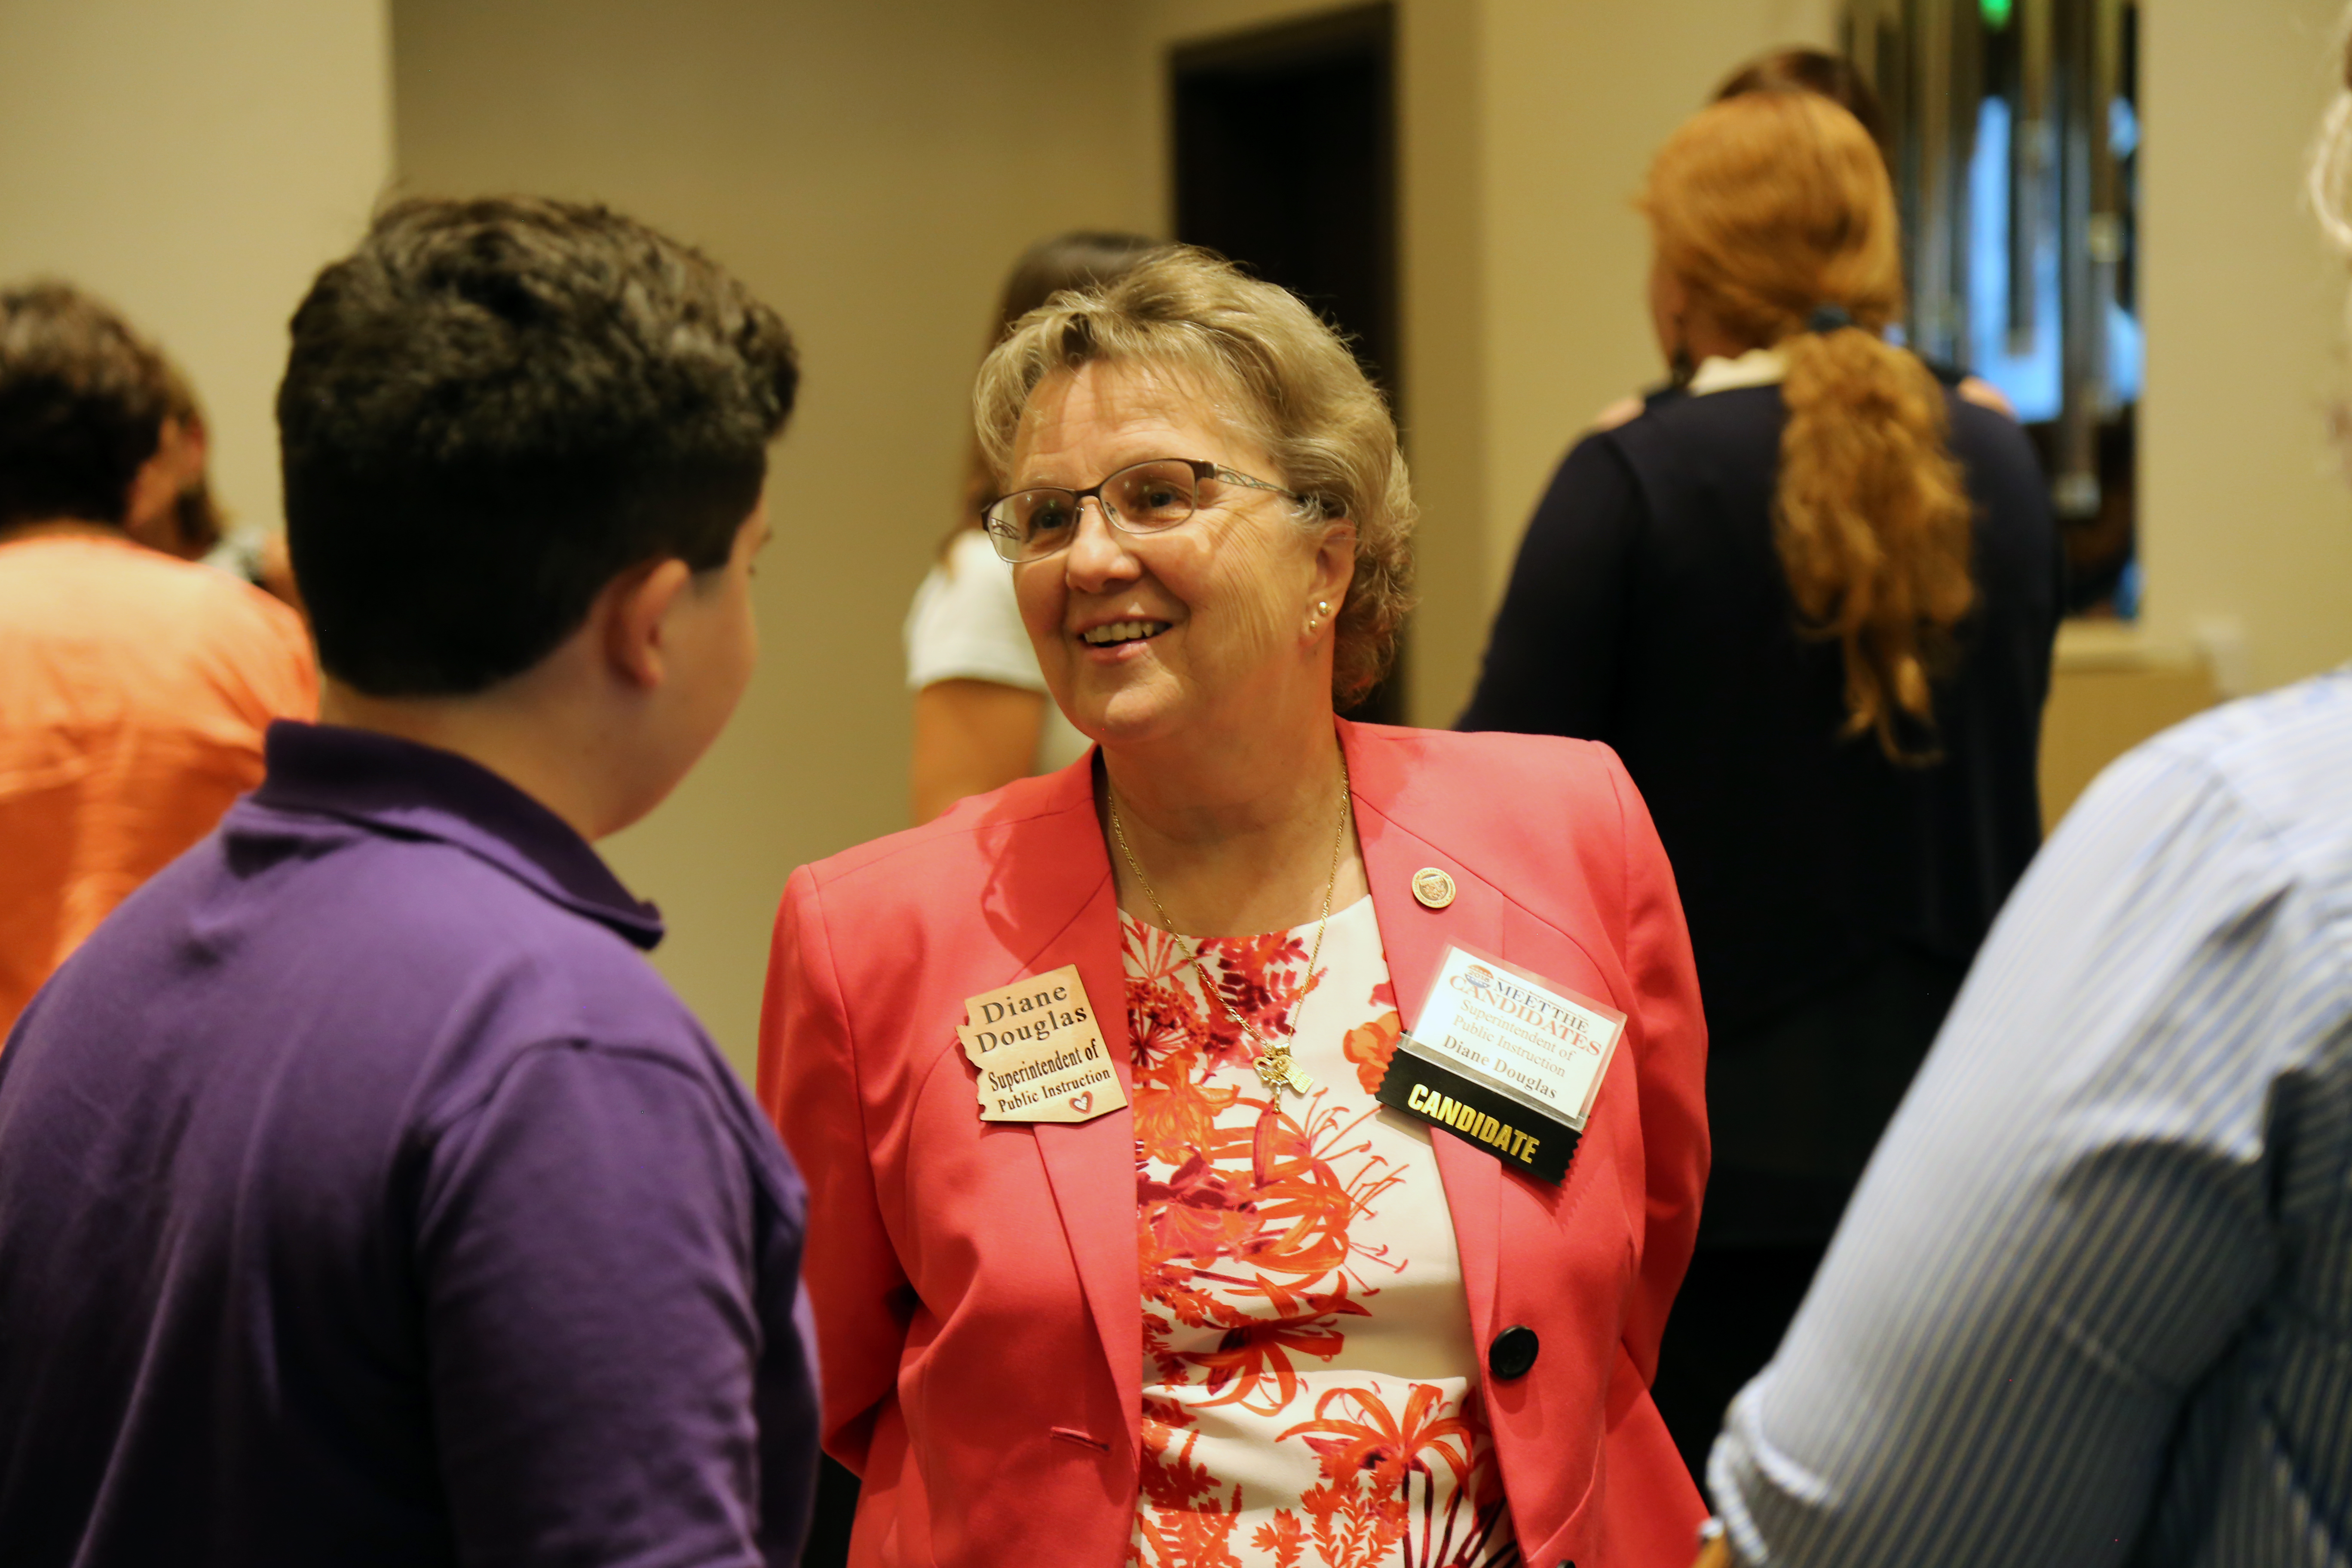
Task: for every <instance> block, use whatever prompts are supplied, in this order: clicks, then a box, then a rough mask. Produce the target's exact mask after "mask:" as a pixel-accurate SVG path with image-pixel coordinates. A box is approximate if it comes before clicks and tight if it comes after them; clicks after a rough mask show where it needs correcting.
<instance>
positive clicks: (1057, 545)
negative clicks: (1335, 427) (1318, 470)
mask: <svg viewBox="0 0 2352 1568" xmlns="http://www.w3.org/2000/svg"><path fill="white" fill-rule="evenodd" d="M1210 479H1223V481H1224V482H1225V483H1227V484H1230V485H1245V486H1247V487H1248V488H1250V489H1258V490H1272V491H1273V492H1274V493H1275V494H1276V495H1278V496H1288V497H1289V498H1290V499H1291V500H1295V501H1299V502H1302V503H1303V502H1304V501H1305V500H1306V499H1307V498H1306V497H1304V496H1301V495H1297V494H1296V493H1294V492H1292V491H1290V490H1286V489H1283V488H1282V487H1281V486H1280V485H1277V484H1273V483H1270V482H1268V481H1267V480H1265V479H1253V478H1251V477H1250V476H1249V475H1247V474H1244V473H1242V472H1241V471H1240V470H1238V469H1235V468H1226V467H1225V466H1224V465H1223V464H1222V463H1204V462H1202V461H1201V460H1200V459H1199V458H1152V459H1151V460H1150V462H1144V463H1130V464H1129V465H1128V466H1127V467H1126V468H1121V469H1119V470H1118V472H1117V473H1115V474H1113V475H1111V476H1110V477H1109V478H1108V479H1105V480H1103V482H1102V483H1100V484H1098V485H1093V486H1090V487H1088V488H1087V489H1082V490H1066V489H1057V488H1055V487H1053V486H1043V487H1040V488H1038V489H1026V490H1014V491H1013V493H1012V494H1010V495H1003V496H999V497H997V498H996V499H995V500H992V501H990V502H989V503H988V504H987V505H986V506H984V507H982V508H981V509H980V520H981V526H982V528H984V529H986V530H987V531H988V542H990V543H991V544H993V545H994V546H995V547H996V553H997V554H999V555H1001V556H1003V558H1004V559H1005V560H1007V561H1009V562H1011V563H1013V564H1014V565H1016V566H1017V565H1019V564H1021V563H1023V562H1024V561H1042V560H1044V559H1045V557H1046V556H1048V555H1051V554H1053V553H1055V552H1056V551H1059V550H1062V549H1064V548H1066V546H1067V545H1068V544H1069V542H1070V541H1071V540H1073V539H1076V537H1077V536H1078V511H1079V509H1080V508H1082V507H1083V506H1085V504H1086V501H1087V497H1089V496H1092V497H1093V498H1094V499H1095V501H1096V504H1097V505H1099V506H1100V507H1101V508H1102V511H1103V517H1104V518H1105V519H1106V520H1107V521H1108V522H1109V523H1110V524H1111V525H1112V526H1113V527H1115V528H1119V529H1123V530H1125V531H1127V532H1129V533H1162V532H1165V531H1167V530H1169V529H1171V528H1175V527H1177V526H1178V525H1180V524H1181V523H1186V522H1190V521H1192V514H1193V513H1194V512H1196V511H1198V510H1200V505H1201V486H1202V484H1203V483H1205V482H1206V481H1208V480H1210Z"/></svg>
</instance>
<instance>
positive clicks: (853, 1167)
mask: <svg viewBox="0 0 2352 1568" xmlns="http://www.w3.org/2000/svg"><path fill="white" fill-rule="evenodd" d="M1339 735H1340V740H1341V742H1342V744H1343V745H1344V746H1345V748H1346V751H1347V756H1348V764H1349V770H1350V771H1351V773H1352V774H1353V776H1354V781H1355V795H1356V807H1357V817H1356V826H1357V832H1358V835H1359V837H1360V840H1361V842H1362V845H1363V854H1364V868H1365V871H1366V873H1367V875H1368V876H1369V877H1370V882H1371V895H1372V905H1373V912H1374V914H1375V916H1376V917H1377V919H1378V921H1379V924H1380V929H1381V940H1382V942H1383V943H1384V944H1385V947H1386V950H1387V954H1388V963H1389V970H1390V974H1391V980H1392V982H1393V984H1394V985H1395V987H1396V994H1397V1001H1398V1004H1399V1005H1400V1008H1401V1009H1402V1013H1403V1015H1404V1018H1405V1021H1406V1023H1407V1025H1408V1026H1410V1025H1411V1024H1412V1021H1413V1020H1414V1019H1416V1018H1417V1017H1419V1016H1420V1013H1421V1008H1422V1004H1423V1001H1424V1000H1425V998H1426V997H1427V994H1428V992H1429V987H1430V984H1431V983H1432V982H1433V980H1434V978H1435V976H1436V972H1437V967H1438V963H1439V959H1440V956H1441V955H1442V953H1443V952H1444V948H1445V945H1446V944H1447V943H1448V942H1463V943H1465V944H1467V945H1468V946H1471V947H1474V948H1477V949H1479V950H1481V951H1483V952H1488V953H1491V954H1494V955H1495V956H1496V957H1499V958H1504V959H1507V960H1508V961H1510V962H1511V963H1515V964H1517V965H1519V966H1521V967H1523V968H1526V969H1529V970H1532V971H1534V972H1535V973H1538V974H1540V975H1543V976H1545V977H1547V978H1549V979H1551V980H1554V981H1557V982H1559V984H1563V985H1566V986H1567V987H1569V988H1570V989H1571V990H1574V991H1578V992H1581V993H1583V994H1585V995H1588V996H1591V997H1593V998H1595V999H1597V1000H1600V1001H1602V1002H1606V1003H1608V1004H1610V1005H1612V1006H1615V1007H1617V1008H1619V1009H1621V1010H1622V1011H1623V1012H1624V1013H1625V1015H1626V1016H1627V1018H1628V1020H1629V1021H1628V1023H1627V1025H1626V1028H1625V1035H1624V1037H1623V1039H1622V1041H1621V1042H1620V1044H1619V1047H1618V1050H1617V1055H1616V1058H1615V1059H1614V1060H1613V1061H1612V1063H1611V1064H1610V1067H1609V1070H1608V1075H1607V1077H1606V1078H1605V1079H1603V1081H1602V1084H1601V1090H1600V1098H1599V1100H1598V1101H1597V1103H1596V1104H1595V1106H1594V1108H1593V1112H1592V1117H1591V1122H1590V1124H1589V1125H1588V1127H1587V1128H1586V1131H1585V1133H1584V1137H1583V1141H1582V1144H1581V1146H1580V1148H1579V1150H1578V1151H1577V1154H1576V1159H1575V1163H1574V1164H1573V1165H1572V1166H1571V1167H1570V1171H1569V1176H1568V1180H1567V1182H1566V1183H1565V1184H1563V1185H1560V1186H1552V1185H1549V1184H1546V1183H1544V1182H1541V1181H1538V1180H1536V1179H1534V1178H1531V1177H1529V1176H1527V1175H1525V1174H1523V1173H1518V1172H1516V1171H1506V1170H1505V1169H1504V1168H1503V1166H1502V1165H1501V1164H1500V1163H1497V1162H1496V1159H1495V1158H1494V1156H1492V1155H1491V1154H1489V1153H1487V1152H1485V1151H1484V1150H1483V1149H1482V1148H1481V1147H1479V1146H1476V1145H1474V1144H1471V1143H1469V1142H1464V1141H1462V1140H1461V1139H1459V1138H1456V1137H1455V1136H1454V1135H1453V1134H1452V1133H1450V1132H1444V1131H1440V1132H1437V1133H1436V1134H1434V1137H1433V1142H1434V1146H1435V1150H1436V1163H1437V1168H1438V1172H1439V1174H1440V1176H1441V1178H1442V1180H1443V1184H1444V1191H1445V1195H1446V1203H1447V1206H1448V1207H1449V1209H1450V1210H1451V1211H1452V1215H1453V1221H1454V1237H1455V1239H1456V1241H1457V1243H1458V1244H1459V1247H1460V1249H1461V1256H1462V1273H1463V1283H1464V1291H1465V1297H1466V1298H1467V1299H1466V1300H1465V1303H1464V1308H1465V1311H1467V1313H1468V1314H1469V1319H1470V1324H1471V1328H1472V1330H1473V1332H1474V1334H1475V1338H1476V1341H1477V1342H1478V1343H1479V1344H1480V1345H1482V1346H1484V1345H1488V1344H1491V1343H1492V1342H1493V1341H1494V1339H1495V1338H1496V1335H1498V1334H1500V1333H1502V1332H1503V1331H1505V1330H1506V1329H1507V1328H1510V1327H1514V1326H1520V1327H1525V1328H1528V1329H1532V1330H1534V1331H1535V1332H1536V1334H1537V1336H1538V1352H1537V1356H1536V1361H1535V1364H1534V1366H1533V1367H1532V1369H1530V1370H1529V1371H1528V1372H1527V1373H1526V1374H1525V1375H1523V1376H1520V1377H1517V1378H1514V1379H1511V1380H1509V1381H1507V1382H1506V1381H1501V1380H1498V1379H1496V1378H1493V1377H1487V1378H1486V1379H1485V1380H1484V1381H1485V1385H1486V1386H1485V1398H1486V1410H1487V1415H1488V1419H1489V1422H1490V1424H1491V1425H1492V1426H1493V1429H1494V1435H1495V1446H1496V1452H1497V1455H1498V1457H1499V1459H1500V1462H1501V1466H1502V1474H1503V1483H1504V1489H1505V1491H1506V1493H1507V1496H1508V1498H1509V1500H1510V1506H1511V1516H1512V1521H1513V1523H1514V1525H1515V1526H1516V1528H1517V1535H1518V1541H1519V1543H1520V1545H1521V1547H1522V1549H1523V1550H1524V1552H1525V1553H1526V1558H1527V1561H1528V1563H1530V1564H1532V1565H1534V1568H1557V1565H1558V1564H1560V1563H1576V1564H1578V1565H1579V1568H1648V1565H1651V1564H1655V1565H1656V1568H1687V1564H1688V1563H1689V1562H1690V1561H1691V1558H1692V1556H1693V1555H1694V1553H1695V1552H1696V1536H1695V1533H1694V1532H1695V1531H1696V1527H1697V1525H1698V1524H1699V1522H1700V1521H1701V1519H1702V1518H1703V1517H1704V1515H1705V1512H1706V1510H1705V1509H1704V1508H1703V1507H1702V1506H1701V1504H1700V1502H1699V1497H1698V1492H1697V1489H1696V1488H1695V1487H1694V1486H1693V1485H1692V1483H1691V1478H1690V1476H1689V1474H1688V1472H1687V1471H1685V1468H1683V1465H1682V1461H1681V1460H1680V1458H1677V1457H1676V1455H1675V1448H1674V1446H1673V1444H1672V1443H1671V1442H1670V1441H1669V1440H1668V1438H1667V1436H1666V1432H1665V1427H1664V1424H1663V1423H1662V1422H1661V1421H1660V1420H1659V1418H1658V1415H1657V1411H1656V1409H1655V1408H1654V1406H1653V1405H1651V1403H1650V1394H1649V1384H1650V1377H1651V1374H1652V1373H1653V1371H1654V1365H1655V1357H1656V1353H1657V1347H1658V1335H1659V1331H1660V1330H1661V1329H1662V1328H1663V1327H1664V1323H1665V1318H1666V1309H1667V1308H1668V1306H1669V1305H1670V1304H1671V1303H1672V1302H1673V1300H1674V1295H1675V1288H1676V1287H1677V1286H1678V1285H1679V1284H1680V1283H1681V1281H1682V1276H1683V1269H1684V1267H1685V1264H1686V1263H1687V1262H1688V1261H1689V1258H1690V1251H1691V1242H1692V1237H1693V1233H1694V1232H1695V1230H1696V1226H1697V1222H1698V1207H1699V1194H1700V1190H1701V1188H1702V1187H1703V1185H1704V1184H1705V1182H1706V1161H1707V1143H1706V1109H1705V1103H1704V1087H1705V1079H1706V1027H1705V1025H1704V1023H1703V1022H1702V1020H1701V1017H1700V1013H1699V997H1698V985H1697V982H1696V978H1695V976H1694V973H1693V970H1692V966H1691V954H1690V942H1689V939H1688V937H1687V935H1686V934H1685V930H1684V926H1683V915H1682V907H1681V904H1680V902H1679V901H1678V900H1676V898H1675V883H1674V877H1673V874H1672V873H1671V871H1669V870H1668V868H1667V866H1666V858H1665V855H1664V851H1663V850H1662V849H1661V848H1660V847H1659V845H1658V839H1657V836H1656V834H1655V833H1654V831H1653V830H1652V828H1651V826H1650V818H1649V815H1648V813H1647V811H1646V810H1645V809H1644V808H1643V805H1642V801H1641V797H1640V796H1639V795H1637V794H1636V793H1635V792H1634V789H1633V783H1632V781H1631V780H1630V779H1629V778H1627V776H1626V773H1625V770H1624V768H1623V766H1622V765H1621V764H1620V763H1618V761H1617V758H1616V755H1615V753H1613V752H1611V751H1609V750H1608V749H1607V748H1606V747H1604V746H1600V745H1596V744H1593V743H1591V742H1582V741H1566V740H1559V739H1555V738H1552V737H1548V736H1532V735H1455V734H1447V733H1442V732H1435V731H1418V730H1393V729H1384V728H1376V727H1374V726H1370V725H1360V724H1350V723H1348V722H1346V721H1340V724H1339ZM1431 866H1433V867H1436V868H1439V869H1441V870H1443V871H1444V872H1446V873H1447V874H1449V875H1450V876H1451V877H1452V878H1453V879H1454V886H1455V888H1456V889H1458V891H1457V893H1456V896H1455V898H1454V901H1453V902H1452V904H1450V905H1449V906H1447V907H1446V908H1444V909H1442V910H1433V909H1428V908H1424V907H1423V905H1422V904H1421V903H1419V902H1417V901H1416V900H1414V898H1413V896H1412V876H1413V873H1414V872H1416V871H1418V870H1420V869H1422V868H1423V867H1431ZM1066 963H1075V964H1076V965H1077V966H1078V973H1079V976H1080V978H1081V979H1082V980H1083V981H1084V982H1085V984H1086V990H1087V996H1088V997H1089V998H1091V999H1092V1000H1093V1001H1094V1003H1095V1004H1096V1005H1097V1009H1098V1010H1099V1013H1100V1018H1101V1024H1102V1031H1103V1038H1104V1041H1105V1043H1106V1044H1108V1046H1109V1047H1111V1051H1112V1055H1113V1057H1114V1058H1116V1061H1117V1065H1118V1068H1119V1069H1120V1071H1119V1077H1120V1078H1121V1079H1122V1080H1128V1079H1129V1072H1128V1070H1127V1068H1128V1058H1129V1037H1128V1031H1127V1017H1126V1012H1127V1010H1126V1007H1125V1005H1124V1004H1123V995H1124V988H1125V978H1124V974H1123V972H1122V969H1121V965H1120V958H1119V935H1118V906H1117V903H1116V896H1115V894H1114V891H1113V885H1112V880H1111V873H1110V862H1109V858H1108V854H1107V852H1106V850H1105V848H1104V846H1103V837H1102V831H1101V829H1100V827H1099V826H1098V825H1097V817H1096V812H1095V797H1094V791H1093V786H1092V771H1091V761H1090V760H1089V761H1087V762H1081V763H1075V764H1073V765H1072V766H1070V767H1068V768H1066V769H1064V770H1063V771H1061V772H1060V773H1052V774H1048V775H1046V776H1045V777H1042V778H1035V779H1026V780H1023V781H1021V782H1019V783H1017V784H1011V785H1008V786H1007V787H1006V788H1004V789H1002V790H999V791H997V792H996V793H995V794H993V795H982V796H979V797H976V798H974V799H971V800H967V801H965V802H963V803H962V804H961V805H959V806H957V807H956V808H955V809H954V810H953V811H950V813H948V814H947V815H946V816H943V817H941V818H940V819H939V820H938V821H936V822H933V823H931V824H929V825H928V826H923V827H919V828H916V829H914V830H912V831H910V832H906V833H899V834H894V835H893V836H891V837H887V838H883V839H877V841H875V842H874V843H871V844H866V845H863V846H861V847H857V848H856V849H852V850H849V851H847V852H846V853H845V854H841V855H836V856H835V857H834V858H832V859H830V860H824V861H820V862H818V863H817V864H815V865H813V866H805V867H803V868H801V869H800V870H798V871H796V872H794V873H793V878H792V881H791V884H790V886H789V887H788V888H787V889H786V890H785V893H784V900H783V909H782V913H781V915H780V916H779V918H778V920H777V922H776V933H775V951H774V955H773V960H772V965H771V968H770V971H769V976H768V994H767V1007H766V1014H765V1017H764V1019H763V1021H762V1024H761V1041H760V1073H759V1093H760V1100H761V1103H762V1104H763V1105H765V1106H766V1107H767V1110H768V1113H769V1114H770V1115H771V1116H772V1117H773V1118H774V1119H775V1121H776V1125H777V1128H778V1129H779V1131H782V1134H783V1137H784V1141H785V1142H786V1143H787V1144H789V1145H790V1147H791V1149H792V1152H793V1156H794V1157H795V1158H796V1159H797V1160H798V1161H799V1163H800V1167H801V1170H802V1172H803V1174H804V1175H805V1176H806V1177H807V1180H808V1186H809V1237H808V1252H807V1259H806V1269H807V1281H808V1288H809V1292H810V1295H811V1297H812V1298H813V1300H814V1305H815V1309H816V1320H817V1331H818V1342H819V1354H820V1361H821V1364H822V1367H823V1371H824V1428H825V1431H824V1439H825V1447H826V1448H827V1449H828V1451H830V1452H831V1453H833V1454H834V1455H835V1457H837V1458H840V1459H841V1460H842V1462H843V1463H845V1464H846V1465H847V1466H848V1467H849V1468H851V1469H853V1470H856V1471H857V1472H858V1473H859V1474H860V1475H861V1476H862V1477H863V1478H864V1480H865V1489H864V1492H863V1494H862V1496H861V1498H860V1500H859V1504H858V1513H857V1522H856V1532H855V1535H854V1537H853V1544H852V1547H851V1552H850V1560H851V1562H853V1563H859V1564H891V1565H894V1568H895V1565H898V1564H908V1565H924V1568H928V1565H929V1564H934V1563H937V1564H958V1565H963V1564H998V1563H1003V1564H1018V1565H1021V1568H1029V1565H1032V1564H1037V1565H1045V1568H1059V1565H1062V1564H1071V1565H1074V1568H1076V1565H1087V1568H1114V1565H1116V1564H1118V1563H1121V1562H1122V1561H1124V1559H1125V1557H1126V1553H1127V1547H1128V1542H1129V1533H1130V1531H1131V1530H1132V1528H1133V1524H1134V1513H1135V1503H1136V1491H1137V1473H1138V1437H1137V1426H1138V1421H1139V1415H1140V1411H1141V1405H1142V1377H1143V1338H1142V1336H1143V1310H1142V1285H1141V1280H1140V1278H1139V1269H1138V1265H1137V1261H1136V1258H1137V1244H1136V1196H1135V1139H1134V1126H1133V1119H1132V1117H1131V1116H1130V1114H1129V1112H1128V1111H1126V1110H1117V1111H1113V1112H1112V1113H1110V1114H1108V1115H1106V1116H1098V1117H1097V1118H1096V1119H1095V1120H1093V1121H1087V1122H1081V1123H1076V1124H1066V1123H1063V1124H1045V1125H1029V1124H1024V1123H1008V1122H982V1121H981V1120H980V1118H979V1113H978V1110H977V1097H976V1095H975V1092H974V1088H973V1083H974V1076H975V1073H974V1068H972V1067H971V1064H970V1063H969V1061H968V1060H967V1059H966V1058H965V1057H964V1054H963V1051H962V1049H961V1047H960V1046H959V1045H958V1043H957V1040H956V1036H955V1030H954V1026H955V1025H956V1024H958V1023H961V1021H962V1020H963V1016H964V1006H963V1004H964V998H965V997H967V996H970V995H972V994H976V993H979V992H982V991H987V990H992V989H993V988H995V987H997V986H1000V985H1003V984H1008V983H1010V982H1012V981H1013V980H1016V979H1019V978H1020V977H1021V976H1023V975H1024V974H1029V973H1036V972H1038V971H1041V970H1048V969H1055V968H1058V967H1060V966H1061V965H1063V964H1066ZM1132 1092H1133V1086H1132V1083H1131V1081H1130V1082H1129V1094H1130V1096H1131V1095H1132Z"/></svg>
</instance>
